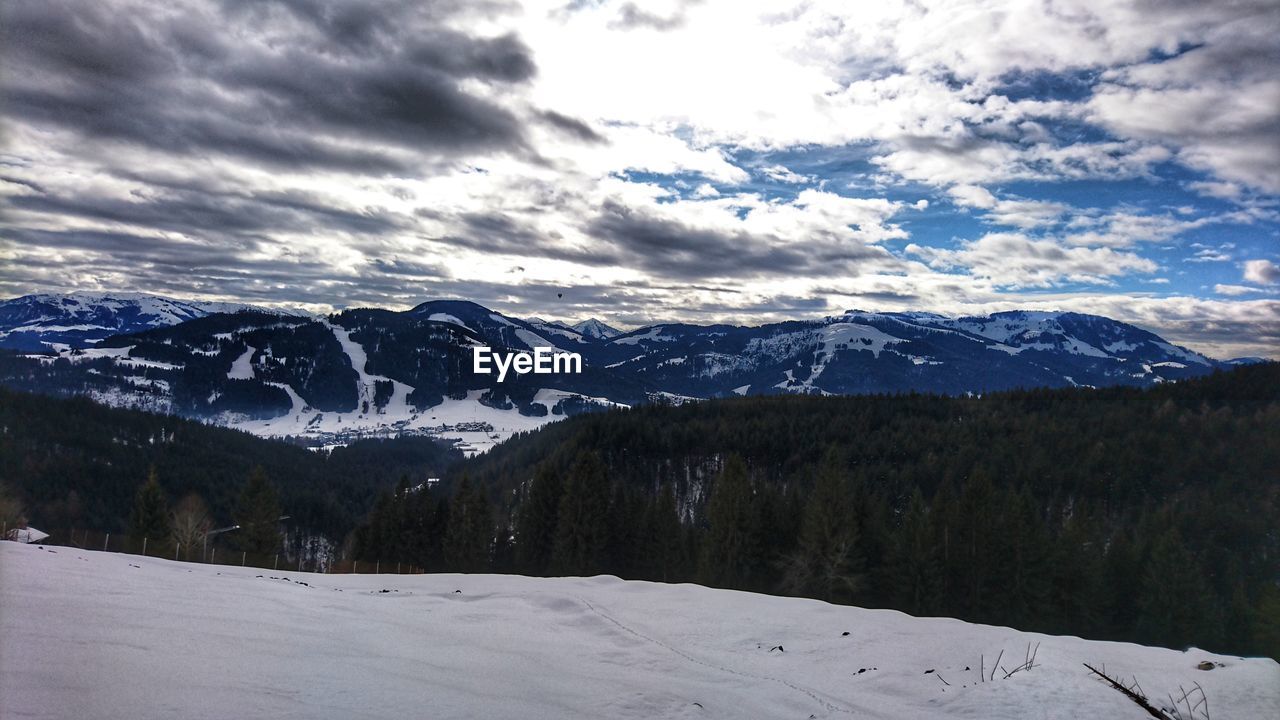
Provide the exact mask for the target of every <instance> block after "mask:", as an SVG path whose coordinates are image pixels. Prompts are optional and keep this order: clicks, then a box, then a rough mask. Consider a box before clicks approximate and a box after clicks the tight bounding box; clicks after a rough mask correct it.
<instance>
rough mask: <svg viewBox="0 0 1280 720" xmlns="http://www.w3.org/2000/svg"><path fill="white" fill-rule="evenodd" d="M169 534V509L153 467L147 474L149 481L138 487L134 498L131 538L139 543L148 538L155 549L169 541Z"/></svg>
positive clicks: (130, 527)
mask: <svg viewBox="0 0 1280 720" xmlns="http://www.w3.org/2000/svg"><path fill="white" fill-rule="evenodd" d="M169 533H170V526H169V509H168V507H167V505H166V503H165V499H164V490H163V489H161V488H160V480H159V479H158V478H157V477H156V469H155V468H154V467H153V468H151V471H150V472H149V473H148V474H147V481H146V482H145V483H143V484H142V485H141V486H139V487H138V491H137V493H136V494H135V495H134V497H133V511H132V512H131V513H130V515H129V537H131V538H133V539H134V540H135V541H138V542H141V541H142V539H143V538H146V539H147V544H148V546H150V547H153V548H154V547H155V546H156V545H159V544H160V543H163V542H165V541H166V540H168V539H169Z"/></svg>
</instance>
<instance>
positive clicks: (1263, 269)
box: [1244, 260, 1280, 285]
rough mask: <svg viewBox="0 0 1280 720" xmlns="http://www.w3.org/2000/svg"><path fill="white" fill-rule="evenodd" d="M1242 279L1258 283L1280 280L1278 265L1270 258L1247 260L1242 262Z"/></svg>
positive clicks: (1264, 283) (1267, 283)
mask: <svg viewBox="0 0 1280 720" xmlns="http://www.w3.org/2000/svg"><path fill="white" fill-rule="evenodd" d="M1244 279H1245V280H1247V281H1249V282H1251V283H1258V284H1259V285H1269V284H1271V283H1275V282H1280V266H1278V265H1276V264H1275V263H1273V262H1271V261H1270V260H1247V261H1245V264H1244Z"/></svg>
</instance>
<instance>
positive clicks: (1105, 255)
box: [906, 232, 1159, 289]
mask: <svg viewBox="0 0 1280 720" xmlns="http://www.w3.org/2000/svg"><path fill="white" fill-rule="evenodd" d="M906 251H907V253H908V254H910V255H914V256H916V257H919V258H921V259H922V260H924V261H925V262H927V263H928V264H929V266H930V267H933V268H935V269H939V270H952V269H959V270H962V271H965V272H967V273H968V274H969V275H972V276H973V277H976V278H980V279H986V280H990V281H991V282H992V283H993V284H995V285H996V286H998V287H1008V288H1015V289H1016V288H1031V287H1053V286H1056V285H1061V284H1063V283H1066V282H1073V283H1088V284H1098V285H1106V284H1110V283H1111V282H1112V278H1115V277H1118V276H1123V275H1129V274H1132V273H1151V272H1155V271H1156V270H1158V269H1159V266H1158V265H1157V264H1156V263H1155V262H1154V261H1152V260H1149V259H1147V258H1143V257H1141V256H1138V255H1135V254H1133V253H1127V252H1121V251H1117V250H1113V249H1111V248H1085V247H1065V246H1063V245H1060V244H1059V243H1057V242H1054V241H1053V240H1046V239H1033V238H1029V237H1027V236H1026V235H1022V234H1020V233H1006V232H1001V233H988V234H986V235H983V236H982V237H981V238H978V239H977V240H974V241H971V242H965V243H962V244H961V246H960V247H959V248H958V249H955V250H948V249H939V248H930V247H921V246H919V245H916V244H911V245H908V246H907V248H906Z"/></svg>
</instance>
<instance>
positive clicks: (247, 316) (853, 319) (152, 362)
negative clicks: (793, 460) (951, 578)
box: [0, 299, 1233, 450]
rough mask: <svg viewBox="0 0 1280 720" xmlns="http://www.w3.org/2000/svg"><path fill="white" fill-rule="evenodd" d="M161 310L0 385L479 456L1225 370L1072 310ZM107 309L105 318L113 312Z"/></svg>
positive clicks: (38, 358)
mask: <svg viewBox="0 0 1280 720" xmlns="http://www.w3.org/2000/svg"><path fill="white" fill-rule="evenodd" d="M46 302H47V301H46ZM157 302H158V301H157ZM4 307H5V304H4V303H0V310H3V308H4ZM163 309H171V310H172V312H171V313H170V314H169V315H164V314H162V313H159V312H155V313H152V314H151V322H152V326H150V327H144V328H143V329H140V330H135V331H130V332H120V333H117V334H111V335H107V336H106V337H101V338H95V339H92V343H91V344H88V343H86V345H85V346H84V347H79V348H77V347H70V346H66V345H58V346H54V347H52V348H50V347H49V346H46V349H45V350H43V351H40V352H31V351H30V350H27V349H25V348H23V350H25V352H22V351H20V352H15V353H12V354H11V355H7V356H4V357H0V383H3V384H6V385H9V386H11V387H14V388H17V389H20V390H33V391H37V392H45V393H52V394H58V395H88V396H90V397H93V398H95V399H97V400H99V401H101V402H105V403H108V404H115V405H128V406H135V407H144V408H148V409H153V410H158V411H162V412H170V413H174V414H178V415H182V416H186V417H194V418H198V419H202V420H206V421H209V422H215V423H218V424H224V425H229V426H231V427H238V428H241V429H244V430H247V431H249V432H252V433H254V434H258V435H266V436H292V437H304V438H309V439H310V440H311V441H313V442H315V443H318V444H325V443H333V442H342V441H344V438H349V437H351V436H361V435H365V434H373V435H378V436H389V435H397V434H436V435H447V436H449V437H456V438H460V439H462V440H463V441H464V442H465V443H467V444H470V445H471V446H472V447H473V448H474V449H477V450H482V449H485V448H487V447H490V446H492V444H493V443H494V442H495V441H497V440H501V439H504V438H505V437H508V436H510V435H511V434H513V433H516V432H522V431H526V430H531V429H534V428H536V427H538V426H540V425H542V424H544V423H546V422H549V421H551V420H554V419H557V418H558V417H564V416H566V415H570V414H574V413H576V412H580V411H583V410H589V409H601V408H607V407H612V406H630V405H637V404H645V403H651V402H659V403H669V402H684V401H687V400H696V399H703V398H714V397H730V396H735V395H768V394H786V393H791V394H819V395H858V394H877V393H906V392H925V393H935V394H943V395H958V394H983V393H986V392H992V391H997V390H1004V389H1014V388H1029V387H1072V386H1079V387H1103V386H1110V385H1134V386H1150V385H1154V384H1158V383H1162V382H1169V381H1177V380H1180V379H1184V378H1190V377H1197V376H1200V375H1204V374H1208V373H1210V372H1213V371H1214V370H1215V369H1218V368H1227V367H1232V366H1233V365H1231V364H1230V363H1227V362H1221V361H1217V360H1213V359H1211V358H1208V357H1206V356H1204V355H1201V354H1200V353H1196V352H1193V351H1191V350H1188V349H1186V348H1182V347H1179V346H1177V345H1174V344H1172V343H1169V342H1168V341H1166V340H1164V339H1163V338H1161V337H1159V336H1158V335H1156V334H1154V333H1151V332H1148V331H1146V330H1143V329H1141V328H1138V327H1135V326H1133V325H1129V324H1126V323H1121V322H1118V321H1115V320H1111V319H1109V318H1105V317H1102V316H1095V315H1086V314H1081V313H1073V312H1044V311H1034V312H1033V311H1008V312H1001V313H994V314H992V315H985V316H964V317H951V316H946V315H940V314H936V313H927V312H906V313H898V312H870V311H862V310H851V311H847V312H845V313H842V314H838V315H830V316H827V317H824V318H818V319H806V320H789V321H785V322H780V323H769V324H764V325H759V326H746V325H724V324H719V325H693V324H687V323H659V324H655V325H650V326H646V327H642V328H637V329H635V330H630V331H627V332H619V333H617V334H615V335H611V336H609V335H608V334H607V332H605V331H607V330H614V329H613V328H609V327H608V326H607V325H605V324H604V323H602V322H599V321H596V320H592V321H584V322H583V323H580V325H582V326H583V327H584V328H585V330H578V329H575V328H572V327H569V326H566V325H564V324H561V323H557V322H551V321H546V320H542V319H540V318H529V319H522V318H517V317H513V316H508V315H505V314H503V313H500V312H497V311H494V310H492V309H490V308H487V307H485V306H483V305H480V304H478V303H474V302H471V301H467V300H456V299H455V300H429V301H426V302H423V303H420V304H418V305H416V306H414V307H413V308H412V309H410V310H406V311H393V310H385V309H377V308H361V309H352V310H346V311H343V312H340V313H334V314H332V315H329V316H327V317H315V316H309V315H302V314H287V313H277V312H273V311H266V310H261V309H256V308H247V309H241V310H240V311H239V312H235V313H217V312H213V313H206V314H203V315H200V316H198V317H186V316H180V315H178V311H179V310H183V311H184V312H188V314H196V313H199V312H204V311H203V310H201V309H200V308H195V309H194V310H190V311H186V310H185V309H184V308H182V307H178V306H174V307H172V308H170V307H169V306H164V308H163ZM0 317H3V316H2V315H0ZM130 318H132V319H134V320H136V319H137V317H136V313H135V315H134V316H130ZM130 318H125V320H128V319H130ZM102 320H103V321H102V322H100V326H101V327H107V326H110V325H111V324H112V322H113V321H112V319H111V318H103V319H102ZM141 322H142V324H144V325H145V324H146V321H145V320H143V321H141ZM588 323H594V324H588ZM115 324H116V325H127V323H126V322H124V321H123V320H121V321H119V322H115ZM3 331H4V326H2V325H0V332H3ZM480 345H484V346H489V347H491V348H494V349H495V350H498V351H507V352H520V351H529V350H532V349H533V348H535V347H551V348H555V349H557V350H560V351H564V352H574V353H578V354H580V355H581V356H582V358H583V365H584V367H583V372H582V373H581V374H575V375H557V376H545V375H544V376H538V375H520V376H515V377H509V378H507V380H506V382H501V383H500V382H498V381H497V380H496V378H495V376H493V375H482V374H477V373H474V372H473V371H472V370H473V368H472V360H471V348H472V347H475V346H480Z"/></svg>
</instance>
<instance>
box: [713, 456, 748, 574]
mask: <svg viewBox="0 0 1280 720" xmlns="http://www.w3.org/2000/svg"><path fill="white" fill-rule="evenodd" d="M707 522H708V523H709V524H710V528H709V529H708V531H707V535H706V541H705V543H704V547H703V554H702V568H701V575H702V578H703V581H704V582H706V583H707V584H708V585H713V586H716V587H727V588H736V589H741V590H746V589H750V588H752V587H753V584H754V582H755V581H756V579H757V578H756V572H757V569H758V568H759V566H760V541H761V539H760V527H761V526H760V511H759V506H758V505H757V504H756V502H755V497H754V493H753V491H752V488H751V480H750V479H749V478H748V477H747V465H746V463H745V462H743V460H742V458H741V457H740V456H738V455H730V456H729V458H728V459H727V460H725V463H724V469H723V470H722V471H721V472H720V475H719V477H717V478H716V481H715V484H714V485H713V486H712V489H711V499H710V500H709V501H708V502H707Z"/></svg>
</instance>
